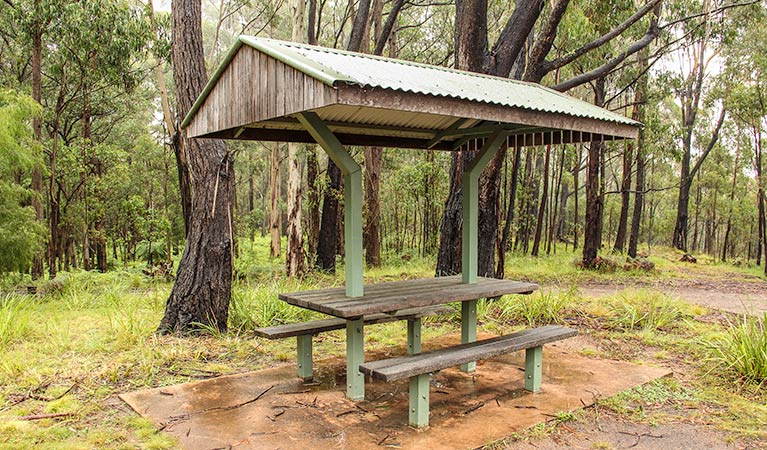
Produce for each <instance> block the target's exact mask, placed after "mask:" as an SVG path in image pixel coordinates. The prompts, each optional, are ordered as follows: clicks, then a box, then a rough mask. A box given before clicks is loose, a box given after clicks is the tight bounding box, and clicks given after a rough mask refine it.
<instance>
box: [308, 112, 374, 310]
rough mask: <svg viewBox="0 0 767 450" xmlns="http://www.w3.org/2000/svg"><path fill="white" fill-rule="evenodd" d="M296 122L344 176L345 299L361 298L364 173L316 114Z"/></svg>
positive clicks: (309, 114)
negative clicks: (299, 123)
mask: <svg viewBox="0 0 767 450" xmlns="http://www.w3.org/2000/svg"><path fill="white" fill-rule="evenodd" d="M296 118H297V119H298V121H299V122H301V124H302V125H303V126H304V128H306V130H307V131H308V132H309V134H311V135H312V137H313V138H314V140H315V141H317V143H318V144H320V146H321V147H322V148H323V149H324V150H325V152H326V153H327V154H328V156H329V157H330V159H332V160H333V162H334V163H336V165H337V166H338V168H339V169H341V172H342V173H343V174H344V251H345V253H346V258H345V265H346V295H347V296H348V297H362V295H363V281H362V269H363V265H362V169H361V168H360V166H359V164H357V162H356V161H354V158H352V156H351V155H350V154H349V152H348V151H346V149H345V148H344V146H343V145H342V144H341V142H339V140H338V138H336V136H335V135H334V134H333V132H332V131H330V129H329V128H328V127H327V125H325V123H324V122H323V121H322V119H320V118H319V116H318V115H317V114H316V113H313V112H304V113H299V114H296Z"/></svg>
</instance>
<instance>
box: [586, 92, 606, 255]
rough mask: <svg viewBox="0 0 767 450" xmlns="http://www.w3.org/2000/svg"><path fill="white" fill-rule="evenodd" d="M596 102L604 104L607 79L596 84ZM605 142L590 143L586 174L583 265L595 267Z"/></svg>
mask: <svg viewBox="0 0 767 450" xmlns="http://www.w3.org/2000/svg"><path fill="white" fill-rule="evenodd" d="M594 85H595V87H594V91H595V92H594V95H595V98H594V104H595V105H597V106H600V107H601V106H602V105H603V104H604V99H605V79H604V78H599V79H597V81H596V83H595V84H594ZM603 147H604V142H600V141H592V142H591V143H590V144H589V154H588V165H587V168H588V169H587V176H586V227H585V229H584V234H583V267H584V268H593V267H594V264H595V262H596V259H597V252H598V251H599V247H600V244H601V242H600V241H601V239H600V237H601V236H600V235H601V228H602V208H603V207H604V205H603V201H604V198H603V197H602V196H601V195H600V192H599V191H600V187H599V186H600V177H599V172H600V166H601V164H600V162H601V160H602V152H603Z"/></svg>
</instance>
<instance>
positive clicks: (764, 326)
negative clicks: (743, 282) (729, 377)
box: [709, 314, 767, 387]
mask: <svg viewBox="0 0 767 450" xmlns="http://www.w3.org/2000/svg"><path fill="white" fill-rule="evenodd" d="M709 345H710V349H711V352H712V356H711V358H712V360H713V361H715V362H716V363H718V365H719V367H723V368H724V369H725V370H726V371H728V372H730V373H732V374H735V375H736V376H737V377H739V378H741V379H742V380H744V381H745V382H747V383H753V384H756V385H758V386H760V387H761V386H762V385H763V384H764V383H765V382H767V314H764V315H763V316H762V317H754V316H751V315H745V314H744V315H742V316H740V317H738V318H737V319H735V320H734V321H729V323H728V326H727V330H726V331H725V333H724V335H723V336H721V337H720V338H719V339H716V340H713V341H712V342H710V344H709Z"/></svg>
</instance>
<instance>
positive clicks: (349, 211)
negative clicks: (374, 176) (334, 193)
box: [344, 166, 364, 297]
mask: <svg viewBox="0 0 767 450" xmlns="http://www.w3.org/2000/svg"><path fill="white" fill-rule="evenodd" d="M344 252H345V254H346V257H345V258H346V260H345V263H346V265H345V266H346V295H347V296H348V297H362V291H363V288H362V284H363V282H362V268H363V267H364V266H363V265H362V172H361V171H360V170H359V166H357V170H356V171H354V172H351V173H349V174H346V175H344Z"/></svg>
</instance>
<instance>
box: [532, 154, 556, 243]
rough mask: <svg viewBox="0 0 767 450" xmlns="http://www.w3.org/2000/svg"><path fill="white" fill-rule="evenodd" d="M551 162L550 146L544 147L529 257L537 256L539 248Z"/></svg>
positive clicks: (547, 195)
mask: <svg viewBox="0 0 767 450" xmlns="http://www.w3.org/2000/svg"><path fill="white" fill-rule="evenodd" d="M550 160H551V145H547V146H546V156H544V162H543V176H542V177H541V179H542V181H543V193H542V194H541V201H540V203H539V204H538V217H537V218H536V222H535V237H534V238H533V250H532V251H531V252H530V255H531V256H538V250H539V249H540V247H541V233H542V232H543V222H544V219H545V214H546V206H547V201H548V199H549V165H550V164H549V162H550Z"/></svg>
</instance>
